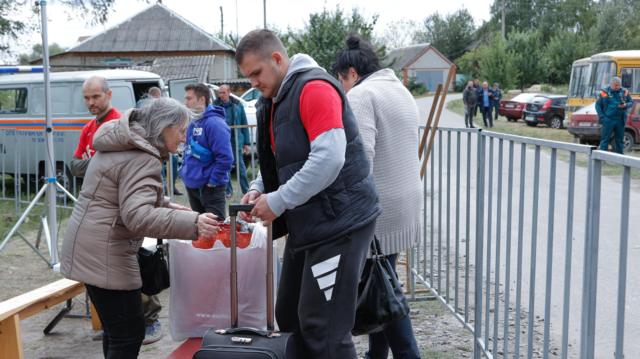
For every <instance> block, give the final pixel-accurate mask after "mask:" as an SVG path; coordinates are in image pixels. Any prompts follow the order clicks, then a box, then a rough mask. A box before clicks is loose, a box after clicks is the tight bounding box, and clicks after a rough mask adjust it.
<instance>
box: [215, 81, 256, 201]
mask: <svg viewBox="0 0 640 359" xmlns="http://www.w3.org/2000/svg"><path fill="white" fill-rule="evenodd" d="M215 105H216V106H220V107H223V108H224V113H225V117H226V119H227V125H229V127H231V126H247V114H246V113H245V112H244V106H242V104H241V103H240V101H238V100H236V99H235V98H233V97H231V89H230V88H229V85H222V86H220V88H219V89H218V98H217V99H216V101H215ZM236 141H238V144H240V145H238V144H236ZM250 145H251V138H250V137H249V129H248V128H247V127H243V128H234V129H231V148H232V149H233V156H234V162H233V165H234V166H235V167H236V170H239V177H240V189H241V190H242V194H245V193H247V191H248V190H249V181H248V180H247V167H246V166H245V164H244V159H243V154H248V153H249V150H250V148H249V146H250ZM232 193H233V186H232V185H231V179H229V182H228V183H227V196H230V195H231V194H232Z"/></svg>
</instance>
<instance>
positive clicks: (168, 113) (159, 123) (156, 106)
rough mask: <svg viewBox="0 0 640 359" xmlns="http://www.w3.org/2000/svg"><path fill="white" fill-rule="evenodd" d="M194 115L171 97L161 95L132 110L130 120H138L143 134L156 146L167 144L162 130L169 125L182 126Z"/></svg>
mask: <svg viewBox="0 0 640 359" xmlns="http://www.w3.org/2000/svg"><path fill="white" fill-rule="evenodd" d="M193 116H194V114H193V112H192V111H191V110H189V109H188V108H187V107H186V106H184V105H183V104H181V103H180V102H178V101H176V100H174V99H172V98H170V97H160V98H157V99H153V100H149V101H147V103H146V104H144V106H142V107H140V108H136V109H133V110H131V112H130V113H129V122H130V123H131V122H136V123H138V124H139V125H140V127H142V129H143V130H144V132H145V133H144V134H141V135H142V137H144V139H146V140H147V141H149V143H150V144H151V145H153V146H154V147H156V148H161V149H164V148H166V145H165V143H164V138H163V137H162V131H164V129H165V128H167V127H175V126H179V127H182V126H184V125H185V124H186V123H188V122H189V119H191V118H192V117H193Z"/></svg>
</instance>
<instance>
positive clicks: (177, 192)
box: [173, 188, 182, 196]
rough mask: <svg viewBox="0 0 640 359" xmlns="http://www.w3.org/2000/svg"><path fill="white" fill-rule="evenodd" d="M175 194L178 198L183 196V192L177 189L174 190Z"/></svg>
mask: <svg viewBox="0 0 640 359" xmlns="http://www.w3.org/2000/svg"><path fill="white" fill-rule="evenodd" d="M173 194H174V195H176V196H182V192H180V190H178V189H177V188H174V189H173Z"/></svg>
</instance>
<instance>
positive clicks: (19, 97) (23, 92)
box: [0, 88, 27, 113]
mask: <svg viewBox="0 0 640 359" xmlns="http://www.w3.org/2000/svg"><path fill="white" fill-rule="evenodd" d="M26 112H27V89H26V88H13V89H0V113H26Z"/></svg>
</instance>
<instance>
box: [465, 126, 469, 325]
mask: <svg viewBox="0 0 640 359" xmlns="http://www.w3.org/2000/svg"><path fill="white" fill-rule="evenodd" d="M465 204H466V205H465V208H466V209H467V225H466V227H465V230H466V236H465V238H464V244H465V257H464V260H465V266H464V321H465V322H467V321H468V320H469V237H471V206H470V204H471V132H468V133H467V202H466V203H465Z"/></svg>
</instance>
